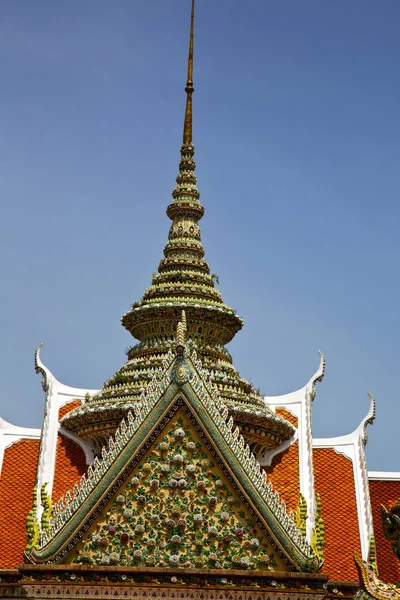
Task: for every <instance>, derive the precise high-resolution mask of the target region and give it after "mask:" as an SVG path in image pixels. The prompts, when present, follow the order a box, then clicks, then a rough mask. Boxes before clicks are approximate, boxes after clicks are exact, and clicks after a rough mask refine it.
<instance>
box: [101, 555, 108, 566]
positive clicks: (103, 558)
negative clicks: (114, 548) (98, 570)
mask: <svg viewBox="0 0 400 600" xmlns="http://www.w3.org/2000/svg"><path fill="white" fill-rule="evenodd" d="M101 564H102V565H109V564H110V557H109V556H108V554H104V555H103V556H102V557H101Z"/></svg>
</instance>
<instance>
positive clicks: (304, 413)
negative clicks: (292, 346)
mask: <svg viewBox="0 0 400 600" xmlns="http://www.w3.org/2000/svg"><path fill="white" fill-rule="evenodd" d="M319 354H320V363H319V367H318V370H317V372H316V373H314V375H313V376H312V377H311V379H310V380H309V381H308V383H307V384H306V385H305V386H304V387H302V388H301V389H300V390H297V391H296V392H292V393H290V394H286V395H282V396H264V400H265V402H266V404H267V405H268V406H269V407H270V408H272V409H274V410H276V409H277V408H284V409H285V410H287V411H289V412H290V413H291V414H292V415H294V416H295V417H297V419H298V427H297V431H296V434H295V435H294V436H293V438H292V439H291V440H289V442H285V443H284V444H282V445H281V446H279V447H278V448H277V449H276V450H272V451H270V452H267V453H266V454H265V456H264V457H263V459H262V460H261V461H260V464H261V465H270V464H271V461H272V458H273V457H274V456H275V455H276V454H279V453H280V452H282V451H283V450H286V448H288V447H289V446H290V445H291V444H292V443H293V442H294V441H296V440H298V441H299V477H300V492H301V494H302V495H303V496H304V498H305V500H306V502H307V513H308V519H307V522H306V534H307V540H308V541H309V542H310V541H311V537H312V534H313V530H314V526H315V511H316V502H315V490H314V466H313V459H312V415H311V413H312V401H313V400H314V398H315V394H316V389H315V383H316V382H317V381H322V378H323V376H324V372H325V358H324V355H323V354H322V352H320V353H319Z"/></svg>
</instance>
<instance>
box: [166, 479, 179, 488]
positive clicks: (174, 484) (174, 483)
mask: <svg viewBox="0 0 400 600" xmlns="http://www.w3.org/2000/svg"><path fill="white" fill-rule="evenodd" d="M168 485H169V487H170V488H176V487H178V482H177V480H176V479H170V480H169V483H168Z"/></svg>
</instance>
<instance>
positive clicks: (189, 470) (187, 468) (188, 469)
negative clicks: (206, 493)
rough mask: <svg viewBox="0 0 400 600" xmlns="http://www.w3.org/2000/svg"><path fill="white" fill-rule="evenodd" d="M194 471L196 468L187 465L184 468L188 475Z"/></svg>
mask: <svg viewBox="0 0 400 600" xmlns="http://www.w3.org/2000/svg"><path fill="white" fill-rule="evenodd" d="M195 471H196V467H195V466H194V465H188V466H187V467H186V472H187V473H189V474H190V475H192V473H194V472H195Z"/></svg>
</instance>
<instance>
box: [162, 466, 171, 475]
mask: <svg viewBox="0 0 400 600" xmlns="http://www.w3.org/2000/svg"><path fill="white" fill-rule="evenodd" d="M160 469H161V471H162V472H163V473H169V472H170V470H171V468H170V466H169V465H161V467H160Z"/></svg>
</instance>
